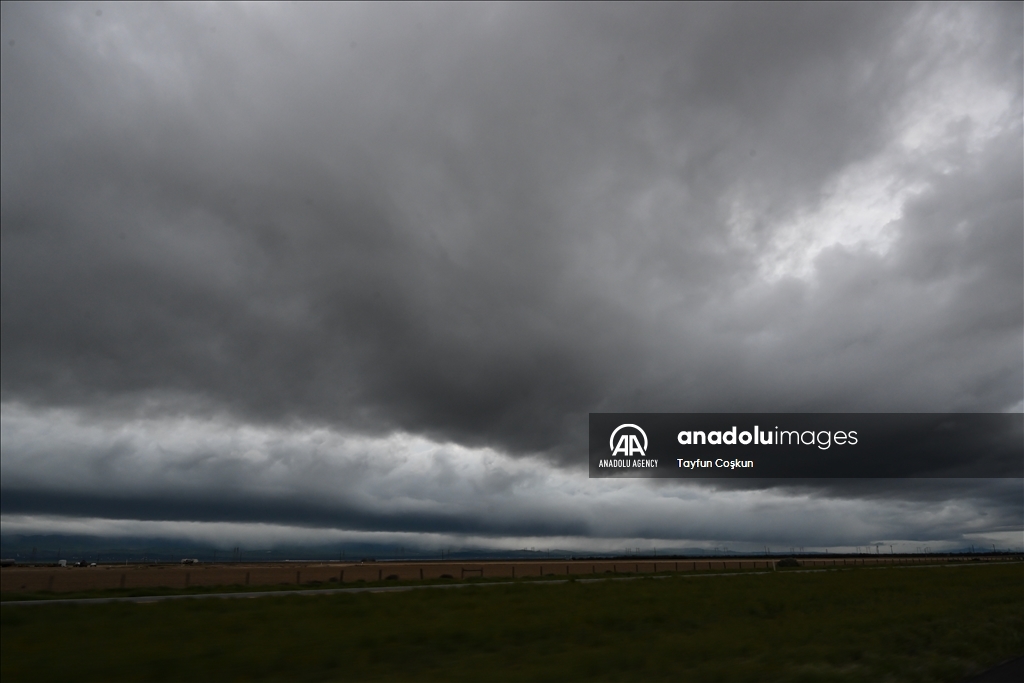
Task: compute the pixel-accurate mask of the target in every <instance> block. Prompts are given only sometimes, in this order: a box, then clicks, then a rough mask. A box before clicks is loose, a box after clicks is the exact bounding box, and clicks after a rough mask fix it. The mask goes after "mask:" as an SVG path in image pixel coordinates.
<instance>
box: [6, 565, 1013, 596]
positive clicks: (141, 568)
mask: <svg viewBox="0 0 1024 683" xmlns="http://www.w3.org/2000/svg"><path fill="white" fill-rule="evenodd" d="M965 559H966V558H957V559H956V560H952V561H957V562H962V561H964V560H965ZM977 559H1006V558H994V557H993V558H984V557H982V558H977ZM778 561H779V560H778V559H777V558H776V559H764V558H763V559H752V558H747V559H730V560H666V561H652V560H641V561H632V562H631V561H627V560H607V561H579V560H577V561H564V560H563V561H555V560H552V561H550V562H497V561H488V562H372V563H370V562H368V563H358V564H352V563H341V562H336V563H334V562H332V563H302V564H300V563H288V564H272V563H266V564H242V563H239V564H199V565H169V564H163V565H160V564H155V565H154V564H139V565H104V566H98V567H67V568H60V567H52V566H51V567H4V568H3V569H2V570H0V591H2V592H4V593H7V592H13V591H24V592H37V591H53V592H58V593H65V592H71V591H87V590H101V589H112V588H114V589H116V588H125V589H133V588H134V589H138V588H188V587H190V586H272V585H291V586H294V585H309V584H333V585H337V584H341V583H355V582H358V581H364V582H374V581H384V580H387V579H389V578H391V579H398V580H401V581H429V580H431V579H440V578H453V579H468V578H526V577H541V576H580V575H594V574H644V573H662V572H691V571H726V570H757V569H760V570H765V569H772V568H773V565H775V564H776V563H777V562H778ZM948 561H951V558H948V557H941V558H940V557H927V556H917V557H885V556H882V557H874V558H870V557H859V558H835V559H824V558H801V559H800V560H799V562H800V564H801V566H803V567H806V568H822V567H842V566H854V565H857V566H859V565H883V564H884V565H891V564H918V563H922V562H927V563H935V562H948Z"/></svg>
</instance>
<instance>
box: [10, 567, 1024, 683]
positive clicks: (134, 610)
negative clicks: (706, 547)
mask: <svg viewBox="0 0 1024 683" xmlns="http://www.w3.org/2000/svg"><path fill="white" fill-rule="evenodd" d="M0 636H2V637H0V677H2V679H3V681H4V682H5V683H7V682H14V681H30V680H61V681H67V680H75V681H86V680H103V681H111V680H166V681H178V680H186V679H188V680H219V681H224V680H357V681H361V680H389V681H390V680H451V681H461V680H466V681H483V680H487V681H491V680H511V681H520V680H541V681H548V680H550V681H564V680H644V681H648V680H672V681H690V680H694V681H775V680H777V681H837V680H843V681H886V680H891V681H960V680H963V679H965V678H966V677H968V676H970V675H972V674H975V673H978V672H980V671H982V670H984V669H986V668H988V667H990V666H992V665H994V664H996V663H998V662H1000V661H1003V660H1006V659H1008V658H1010V657H1013V656H1019V655H1022V654H1024V565H1020V564H1013V565H987V566H977V565H975V566H960V567H934V568H908V569H895V568H886V569H874V568H864V569H856V570H847V571H828V572H813V573H804V572H794V571H789V572H778V573H775V574H758V575H755V574H747V575H734V576H692V575H690V576H686V575H684V576H673V577H670V578H664V579H657V580H655V579H643V580H635V581H608V582H597V583H581V582H569V583H561V584H547V585H545V584H543V583H540V582H533V583H531V584H527V583H520V582H516V583H506V584H503V585H499V586H489V587H469V588H463V589H460V590H453V591H445V590H418V591H409V592H403V593H386V594H365V593H364V594H348V595H332V596H316V597H312V596H311V597H306V596H280V597H261V598H258V599H251V600H246V599H233V600H221V599H208V600H184V601H170V602H161V603H155V604H145V605H136V604H107V605H88V606H83V605H46V606H27V607H26V606H12V605H6V606H4V607H2V609H0Z"/></svg>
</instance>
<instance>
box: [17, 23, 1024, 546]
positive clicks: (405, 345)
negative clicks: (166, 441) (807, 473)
mask: <svg viewBox="0 0 1024 683" xmlns="http://www.w3.org/2000/svg"><path fill="white" fill-rule="evenodd" d="M97 7H98V6H97ZM2 12H3V22H2V24H3V28H2V33H3V42H2V47H0V49H2V50H3V62H2V93H0V94H2V122H0V126H2V130H0V132H2V140H3V142H2V159H0V163H2V183H0V191H2V234H0V239H2V243H0V268H2V270H0V323H2V327H0V359H2V364H3V373H2V381H0V391H2V399H3V401H4V402H5V403H7V404H11V405H13V404H18V405H27V406H35V407H37V408H39V409H45V408H47V407H54V406H63V407H68V408H72V409H75V410H79V411H82V412H83V413H84V414H92V415H94V416H97V419H99V416H102V417H103V419H107V418H109V417H110V416H118V415H121V416H125V418H126V419H127V418H129V417H132V416H138V415H140V414H144V415H149V416H157V417H159V416H181V415H204V414H223V415H228V416H231V417H230V419H232V420H241V421H243V422H249V423H253V424H278V425H292V424H314V425H326V426H329V427H331V428H333V429H339V430H342V431H346V430H351V431H354V432H357V433H364V434H377V435H387V434H389V433H392V432H394V431H396V430H397V431H402V432H407V433H411V434H419V435H423V436H426V437H428V438H432V439H435V440H437V441H439V442H446V441H451V442H454V443H457V444H462V445H464V446H470V447H473V446H490V447H494V448H496V449H499V450H500V451H502V452H507V453H511V454H516V455H529V454H538V453H539V454H543V455H545V456H546V457H547V458H548V459H549V460H551V461H552V462H555V463H560V464H577V465H581V464H582V462H583V459H584V453H585V452H586V416H587V413H588V412H591V411H675V410H680V411H683V410H692V411H701V412H711V411H728V410H743V411H774V412H782V411H815V412H823V411H849V412H854V411H909V412H912V411H1003V410H1006V409H1011V408H1013V407H1014V406H1016V408H1015V409H1016V410H1020V407H1019V406H1020V402H1021V400H1022V386H1024V360H1022V358H1024V341H1022V338H1024V314H1022V311H1024V264H1022V260H1024V256H1022V254H1024V218H1022V215H1024V208H1022V207H1024V205H1022V194H1024V193H1022V187H1024V177H1022V175H1024V174H1022V162H1021V160H1022V156H1024V143H1022V132H1021V90H1022V88H1021V74H1022V38H1021V35H1022V31H1024V22H1022V11H1021V8H1020V6H1019V5H1015V4H1011V3H1004V4H991V5H938V6H936V5H911V4H891V5H877V4H868V3H852V4H833V3H829V4H806V3H800V4H757V5H747V4H737V5H719V4H714V5H704V4H701V5H689V4H683V5H637V4H615V5H578V6H576V5H574V6H559V5H529V6H526V7H520V6H518V5H480V6H468V7H467V6H461V5H442V6H436V5H431V6H401V7H397V8H392V7H390V6H388V5H359V6H325V7H321V6H319V5H297V6H284V5H281V6H265V7H264V6H256V7H249V6H240V5H227V6H162V5H145V6H134V5H127V6H122V5H113V6H103V7H102V12H97V11H96V7H94V6H93V5H86V4H74V5H35V4H19V3H7V4H4V5H3V9H2ZM883 205H884V206H890V208H891V210H888V213H886V210H882V209H878V208H877V207H878V206H883ZM871 211H875V212H876V213H871ZM854 224H856V225H857V226H860V227H857V229H856V230H855V229H854V227H851V226H854ZM865 226H866V227H865ZM857 230H861V232H857ZM858 235H860V237H858ZM7 495H8V494H6V493H5V496H7ZM172 497H173V496H172ZM5 505H6V503H5ZM55 505H56V503H55ZM86 507H88V506H86ZM8 509H10V508H8ZM83 509H84V508H83ZM210 514H211V515H213V513H212V512H211V513H210ZM281 514H285V513H281ZM289 514H290V513H289ZM213 516H216V515H213ZM272 516H275V517H276V516H279V515H277V513H275V514H274V515H272ZM285 516H286V517H287V515H285ZM444 524H448V523H447V522H446V523H444ZM444 524H442V526H444Z"/></svg>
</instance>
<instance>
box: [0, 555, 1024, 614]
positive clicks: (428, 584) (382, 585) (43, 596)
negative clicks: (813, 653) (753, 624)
mask: <svg viewBox="0 0 1024 683" xmlns="http://www.w3.org/2000/svg"><path fill="white" fill-rule="evenodd" d="M1013 564H1024V563H1022V562H1020V561H1011V562H995V563H987V564H984V565H982V564H954V563H943V564H926V565H915V566H899V565H897V566H884V565H883V566H871V565H868V566H863V567H819V568H813V569H804V568H799V567H787V568H783V569H778V570H764V569H746V570H744V569H739V570H718V571H714V570H712V571H696V572H685V573H684V572H658V573H653V572H650V573H648V572H642V573H633V572H619V573H618V574H616V575H613V576H608V575H604V574H602V575H596V576H594V575H589V574H580V575H577V576H570V577H569V578H550V577H547V576H544V577H540V576H530V577H522V578H518V579H512V578H483V579H481V578H469V579H459V580H455V579H433V580H427V581H368V582H364V581H356V582H354V584H355V585H350V586H347V587H341V586H339V587H336V588H335V587H327V588H325V587H324V586H325V584H324V583H321V582H316V583H310V584H305V585H300V586H296V585H294V584H280V585H276V586H256V587H252V586H238V585H228V586H197V587H194V588H191V589H186V590H185V591H182V589H180V588H149V589H109V590H95V591H78V592H74V593H47V592H40V593H28V594H25V593H16V594H13V596H12V595H11V594H7V595H5V596H3V598H2V599H0V605H5V604H6V605H10V606H14V605H33V604H65V605H66V604H82V605H85V604H104V603H112V602H155V601H157V600H178V599H188V598H254V597H265V596H273V595H281V596H283V595H335V594H345V593H386V592H395V591H409V590H417V589H421V588H424V589H430V588H462V587H468V586H501V585H507V584H562V583H577V582H578V583H595V582H603V581H635V580H638V579H667V578H683V579H686V578H698V577H707V576H752V575H760V574H771V573H773V572H775V573H779V574H815V573H824V572H851V571H868V570H878V569H928V568H955V567H982V566H996V565H1013ZM326 585H328V586H330V584H326ZM147 598H152V600H149V599H147Z"/></svg>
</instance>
